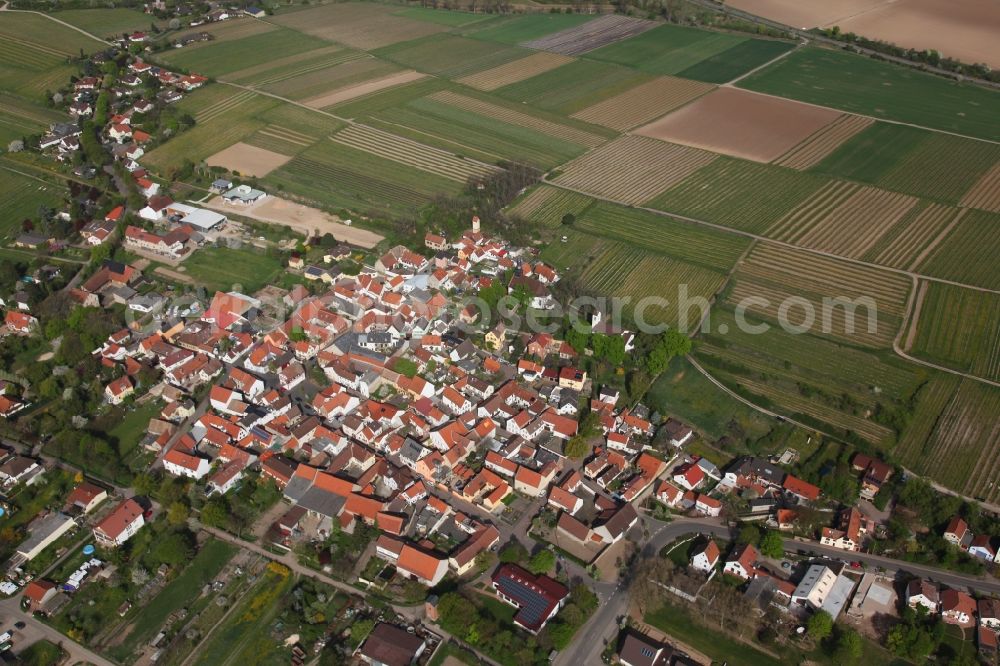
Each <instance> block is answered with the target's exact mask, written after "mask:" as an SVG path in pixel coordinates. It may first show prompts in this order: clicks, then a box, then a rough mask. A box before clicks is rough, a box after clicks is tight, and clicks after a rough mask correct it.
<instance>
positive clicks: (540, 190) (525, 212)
mask: <svg viewBox="0 0 1000 666" xmlns="http://www.w3.org/2000/svg"><path fill="white" fill-rule="evenodd" d="M591 203H593V199H591V198H590V197H586V196H584V195H582V194H578V193H576V192H570V191H569V190H561V189H559V188H557V187H550V186H548V185H541V186H539V187H537V188H535V189H534V190H532V191H531V192H529V193H528V194H526V195H525V196H524V197H523V198H522V199H521V200H520V201H518V202H517V203H515V205H514V206H513V207H512V208H510V209H509V210H508V212H509V213H510V214H511V215H516V216H518V217H522V218H524V219H526V220H530V221H531V222H534V223H535V224H538V225H541V226H543V227H556V226H558V225H559V224H560V223H561V222H562V219H563V217H564V216H565V215H566V214H567V213H568V214H571V215H573V216H579V215H580V214H581V213H583V211H584V210H586V208H587V207H588V206H590V204H591Z"/></svg>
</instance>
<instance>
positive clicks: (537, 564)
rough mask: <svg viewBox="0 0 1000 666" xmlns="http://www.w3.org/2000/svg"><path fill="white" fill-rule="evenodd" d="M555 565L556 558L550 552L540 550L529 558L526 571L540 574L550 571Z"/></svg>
mask: <svg viewBox="0 0 1000 666" xmlns="http://www.w3.org/2000/svg"><path fill="white" fill-rule="evenodd" d="M555 565H556V556H555V554H553V552H552V551H551V550H548V549H546V550H540V551H538V552H537V553H535V554H534V555H533V556H532V557H531V561H530V562H528V570H529V571H531V573H535V574H542V573H546V572H548V571H551V570H552V567H554V566H555Z"/></svg>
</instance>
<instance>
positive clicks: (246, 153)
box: [206, 142, 292, 178]
mask: <svg viewBox="0 0 1000 666" xmlns="http://www.w3.org/2000/svg"><path fill="white" fill-rule="evenodd" d="M290 159H292V158H291V157H290V156H288V155H282V154H281V153H276V152H273V151H270V150H265V149H263V148H258V147H257V146H251V145H249V144H246V143H242V142H241V143H234V144H233V145H231V146H229V147H228V148H225V149H223V150H220V151H219V152H217V153H216V154H214V155H212V156H211V157H209V158H208V159H207V160H206V162H207V163H208V165H209V166H221V167H225V168H226V169H229V170H230V171H235V172H238V173H240V174H243V175H247V176H256V177H258V178H260V177H262V176H266V175H267V174H269V173H271V172H272V171H274V170H275V169H277V168H278V167H280V166H282V165H283V164H284V163H285V162H287V161H288V160H290Z"/></svg>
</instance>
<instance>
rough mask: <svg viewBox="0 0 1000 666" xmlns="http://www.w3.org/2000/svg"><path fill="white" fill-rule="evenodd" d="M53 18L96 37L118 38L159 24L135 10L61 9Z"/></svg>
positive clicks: (151, 17) (119, 8) (153, 18)
mask: <svg viewBox="0 0 1000 666" xmlns="http://www.w3.org/2000/svg"><path fill="white" fill-rule="evenodd" d="M52 16H53V17H55V18H57V19H59V20H60V21H65V22H66V23H69V24H70V25H75V26H76V27H78V28H81V29H83V30H86V31H87V32H89V33H91V34H92V35H97V36H98V37H104V38H111V37H118V36H121V35H123V34H125V33H128V32H135V31H136V30H149V26H150V24H151V23H157V24H159V23H160V21H157V20H156V18H155V17H153V16H150V15H149V14H144V13H143V12H141V11H137V10H135V9H126V8H121V7H118V8H114V9H109V8H103V9H63V10H60V11H57V12H53V14H52Z"/></svg>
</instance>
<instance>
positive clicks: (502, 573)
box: [491, 564, 569, 634]
mask: <svg viewBox="0 0 1000 666" xmlns="http://www.w3.org/2000/svg"><path fill="white" fill-rule="evenodd" d="M491 580H492V582H493V589H494V590H495V591H496V593H497V597H499V598H500V599H502V600H503V601H505V602H507V603H508V604H510V605H511V606H513V607H514V608H517V613H516V614H515V615H514V624H516V625H517V626H519V627H521V628H522V629H524V630H525V631H528V632H529V633H532V634H537V633H538V632H539V631H541V630H542V628H544V627H545V624H546V623H547V622H548V621H549V620H551V619H552V618H554V617H555V616H556V614H557V613H558V612H559V610H560V609H561V608H562V607H563V606H564V605H565V604H566V599H567V598H568V597H569V590H568V589H566V586H564V585H563V584H562V583H559V582H557V581H555V580H553V579H551V578H549V577H548V576H544V575H541V574H539V575H534V574H532V573H530V572H529V571H527V570H525V569H523V568H521V567H519V566H517V565H516V564H503V565H501V566H499V567H498V568H497V570H496V571H494V572H493V576H492V577H491Z"/></svg>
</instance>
